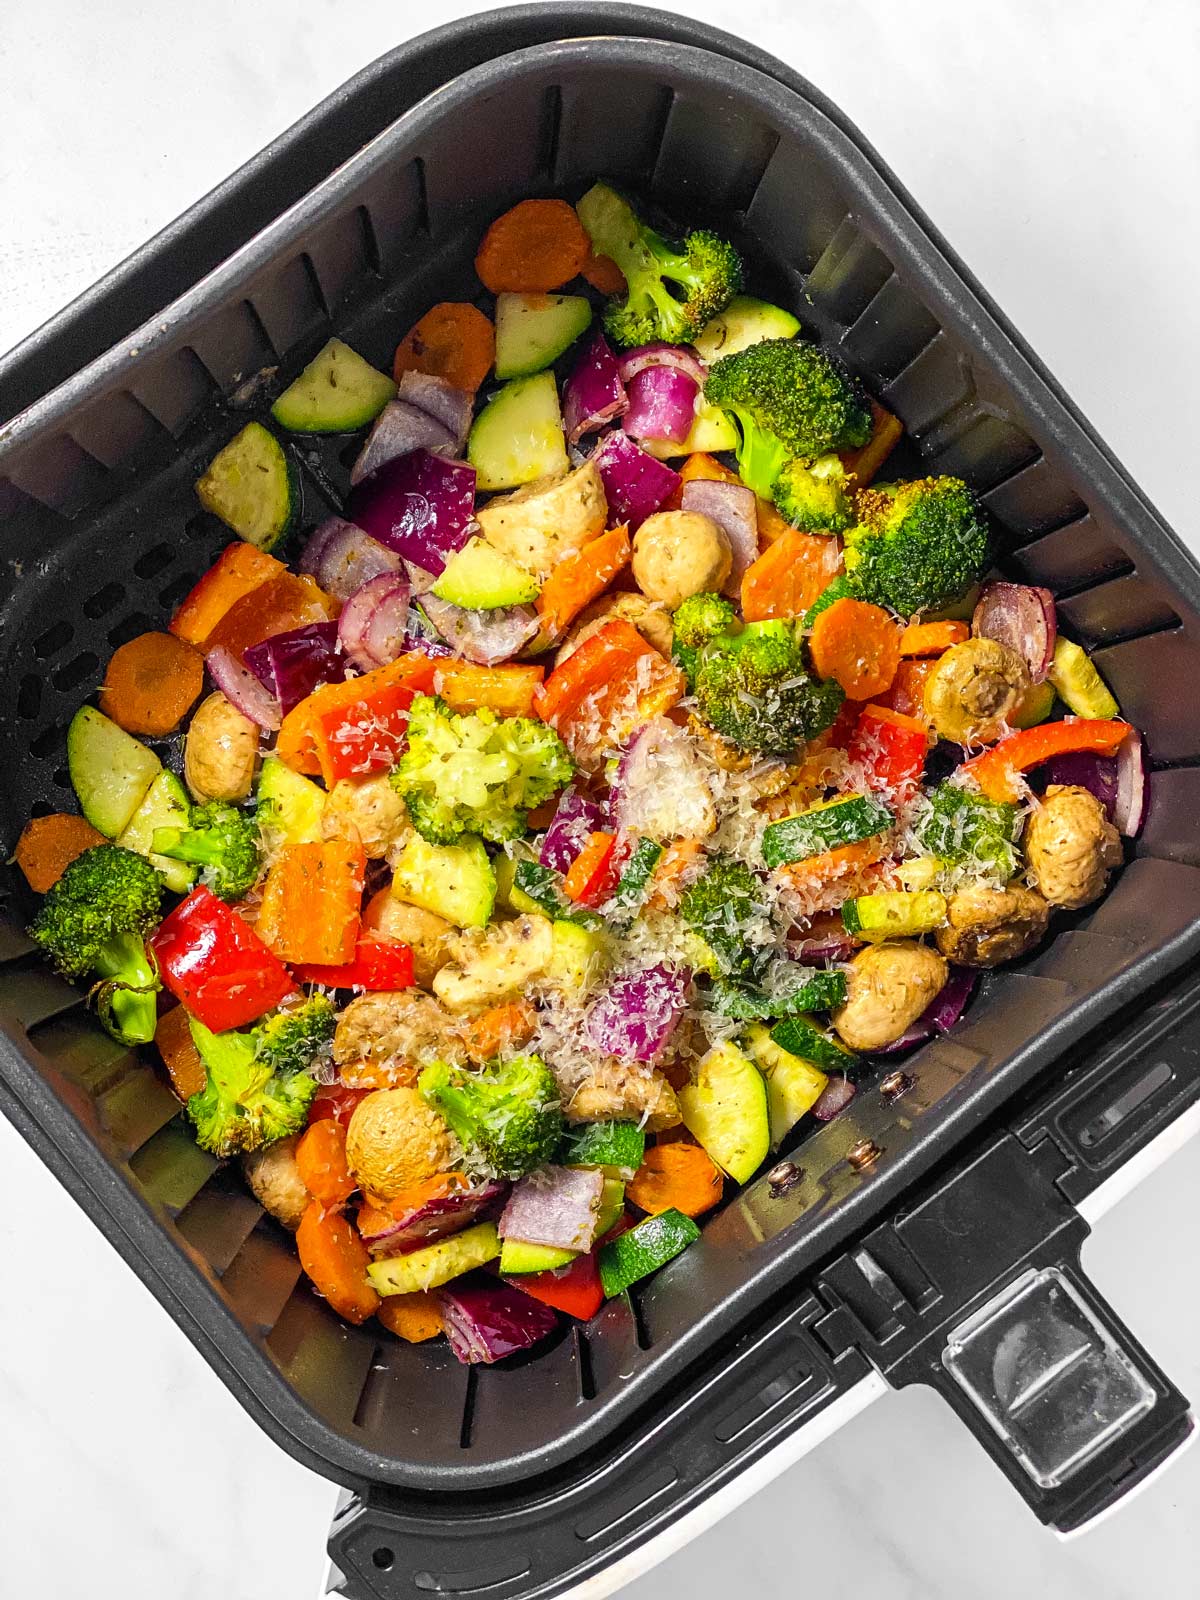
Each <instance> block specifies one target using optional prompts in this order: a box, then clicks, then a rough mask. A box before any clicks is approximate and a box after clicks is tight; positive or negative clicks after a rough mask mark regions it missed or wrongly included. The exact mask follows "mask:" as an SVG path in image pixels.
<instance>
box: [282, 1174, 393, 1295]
mask: <svg viewBox="0 0 1200 1600" xmlns="http://www.w3.org/2000/svg"><path fill="white" fill-rule="evenodd" d="M296 1249H297V1252H298V1253H299V1256H300V1265H301V1266H302V1267H303V1268H304V1270H305V1272H306V1273H307V1274H308V1276H309V1277H310V1278H311V1279H312V1281H313V1284H314V1286H315V1288H316V1289H317V1292H318V1293H319V1294H323V1295H324V1296H325V1298H326V1300H328V1301H329V1304H330V1305H331V1306H332V1307H333V1309H334V1310H335V1311H336V1312H337V1314H338V1316H339V1317H344V1318H345V1319H346V1321H347V1322H353V1323H359V1322H365V1321H366V1320H367V1318H368V1317H373V1316H374V1315H375V1313H376V1312H377V1311H378V1310H379V1296H378V1295H377V1294H376V1293H375V1291H374V1289H373V1288H372V1287H371V1284H370V1280H369V1279H368V1277H367V1268H368V1267H369V1266H370V1264H371V1258H370V1256H369V1255H368V1254H367V1247H366V1245H365V1244H364V1243H363V1242H362V1240H361V1239H360V1238H359V1236H358V1234H357V1233H356V1232H355V1231H354V1229H353V1228H352V1227H351V1226H350V1224H349V1223H348V1222H347V1221H346V1219H345V1217H344V1216H342V1214H341V1212H339V1211H326V1210H325V1209H324V1207H323V1206H322V1205H321V1203H320V1201H319V1200H314V1201H313V1203H312V1204H311V1205H310V1206H309V1208H308V1210H307V1211H306V1212H305V1213H304V1215H303V1217H301V1219H300V1226H299V1228H297V1230H296Z"/></svg>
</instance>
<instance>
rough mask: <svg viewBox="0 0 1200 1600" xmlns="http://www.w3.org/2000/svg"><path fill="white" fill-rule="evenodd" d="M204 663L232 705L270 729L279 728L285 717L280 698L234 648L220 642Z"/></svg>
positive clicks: (276, 729) (275, 729)
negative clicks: (226, 646) (241, 660)
mask: <svg viewBox="0 0 1200 1600" xmlns="http://www.w3.org/2000/svg"><path fill="white" fill-rule="evenodd" d="M204 665H205V667H206V668H207V669H208V672H209V675H210V676H211V678H212V681H213V682H214V683H215V684H216V686H217V688H218V689H220V691H221V693H222V694H223V695H224V696H225V698H226V700H228V701H229V703H230V705H232V706H234V707H235V708H236V709H237V710H238V711H240V712H241V713H242V715H243V716H244V717H249V719H250V721H251V722H253V723H255V724H256V726H258V727H260V728H265V729H266V730H267V732H268V733H275V732H277V731H278V729H279V725H280V723H281V722H282V720H283V713H282V711H281V709H280V705H279V701H278V700H277V699H276V697H275V696H274V695H273V694H272V693H271V691H270V690H269V689H268V688H267V687H266V685H265V684H264V683H263V682H262V681H261V680H260V679H259V678H258V677H257V676H256V675H255V674H254V673H253V672H251V671H250V670H249V668H247V667H244V666H243V665H242V663H241V662H240V661H239V660H238V658H237V657H236V656H235V655H234V653H233V651H232V650H227V649H226V648H225V646H224V645H223V644H219V645H217V646H216V647H215V648H214V649H212V650H210V651H209V652H208V654H207V656H205V658H204Z"/></svg>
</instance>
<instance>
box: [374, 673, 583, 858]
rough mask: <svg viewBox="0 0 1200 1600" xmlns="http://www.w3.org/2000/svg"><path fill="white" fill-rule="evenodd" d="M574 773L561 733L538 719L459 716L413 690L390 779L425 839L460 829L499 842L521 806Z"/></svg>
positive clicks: (444, 839) (509, 834) (513, 830)
mask: <svg viewBox="0 0 1200 1600" xmlns="http://www.w3.org/2000/svg"><path fill="white" fill-rule="evenodd" d="M574 772H575V769H574V767H573V766H572V764H571V758H570V756H568V754H567V751H566V747H565V746H564V744H563V742H562V740H561V739H560V738H559V737H558V735H557V734H556V733H555V732H554V730H553V728H549V727H547V726H546V724H545V723H544V722H538V721H536V720H535V719H534V718H532V717H498V716H497V715H496V713H495V712H494V711H488V710H486V709H485V710H481V711H473V712H471V713H469V714H467V715H459V714H457V713H455V712H453V711H451V710H450V707H449V706H448V705H446V703H445V701H443V700H440V699H438V698H437V697H436V696H435V695H425V694H419V695H417V696H416V698H415V699H414V700H413V703H412V706H411V707H410V709H409V714H408V748H407V750H406V751H405V752H404V754H403V755H402V756H401V758H400V761H399V763H398V765H397V767H396V770H395V771H394V772H393V774H392V783H393V784H394V785H395V787H396V789H397V791H398V792H399V793H400V794H401V795H402V796H403V797H404V803H405V805H406V806H407V807H408V814H409V816H410V818H411V819H412V824H413V827H414V828H416V830H417V832H418V833H419V834H420V835H421V837H422V838H424V839H428V841H429V843H430V844H453V843H454V842H455V841H456V840H457V839H459V838H460V837H461V836H462V835H463V834H464V833H476V834H479V835H480V836H481V837H482V838H484V839H489V840H491V841H492V843H493V844H502V843H503V842H504V841H505V840H506V839H518V838H520V837H521V835H522V834H523V833H524V832H525V828H526V818H527V813H528V812H529V811H530V810H532V808H533V807H534V806H539V805H541V803H542V801H543V800H548V799H549V798H550V796H551V795H552V794H553V793H554V792H555V790H556V789H561V788H562V787H563V785H564V784H567V783H570V781H571V779H572V777H573V776H574Z"/></svg>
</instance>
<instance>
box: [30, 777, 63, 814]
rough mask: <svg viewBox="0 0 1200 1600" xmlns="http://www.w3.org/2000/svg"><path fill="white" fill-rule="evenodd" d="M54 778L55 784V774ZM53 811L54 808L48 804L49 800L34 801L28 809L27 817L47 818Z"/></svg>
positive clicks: (56, 778)
mask: <svg viewBox="0 0 1200 1600" xmlns="http://www.w3.org/2000/svg"><path fill="white" fill-rule="evenodd" d="M54 777H55V781H56V782H57V780H58V773H57V772H56V773H55V774H54ZM53 811H54V807H53V806H52V805H51V804H50V802H49V800H35V801H34V802H33V804H32V805H31V806H30V808H29V815H30V816H31V817H48V816H50V815H51V814H52V813H53Z"/></svg>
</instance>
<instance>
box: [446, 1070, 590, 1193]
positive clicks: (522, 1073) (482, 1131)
mask: <svg viewBox="0 0 1200 1600" xmlns="http://www.w3.org/2000/svg"><path fill="white" fill-rule="evenodd" d="M417 1088H418V1089H419V1090H420V1092H421V1094H422V1096H423V1097H424V1098H425V1100H426V1101H428V1103H429V1104H430V1105H431V1106H432V1107H433V1109H434V1110H435V1111H436V1112H437V1113H438V1115H439V1116H441V1117H443V1118H444V1119H445V1122H446V1124H447V1126H448V1127H449V1128H450V1130H451V1132H452V1133H453V1134H454V1136H455V1137H456V1138H457V1139H458V1141H459V1143H460V1144H461V1145H462V1146H463V1148H464V1149H465V1150H466V1151H467V1154H468V1157H469V1158H471V1159H473V1160H474V1161H476V1162H477V1163H478V1164H480V1165H481V1166H482V1167H483V1168H484V1169H486V1171H488V1172H489V1173H491V1174H492V1175H493V1176H495V1177H498V1178H519V1177H521V1176H522V1175H523V1174H524V1173H526V1172H532V1171H533V1170H534V1168H535V1167H540V1166H543V1165H544V1164H545V1163H546V1162H547V1161H549V1160H551V1159H552V1157H553V1155H554V1151H555V1149H556V1148H557V1146H558V1141H559V1138H560V1137H561V1135H562V1110H561V1108H560V1105H559V1089H558V1083H557V1081H556V1080H555V1077H554V1074H553V1073H552V1072H551V1071H550V1068H549V1067H548V1066H547V1065H546V1063H545V1062H544V1061H543V1060H542V1058H541V1057H540V1056H534V1055H524V1056H514V1057H513V1058H512V1060H510V1061H504V1062H496V1063H493V1064H492V1065H491V1066H488V1067H485V1068H484V1069H483V1070H482V1071H481V1072H468V1071H466V1070H465V1069H463V1068H461V1067H452V1066H448V1065H447V1064H446V1063H445V1062H444V1061H435V1062H433V1063H432V1064H431V1065H430V1066H428V1067H426V1068H425V1070H424V1071H423V1072H422V1073H421V1076H420V1078H419V1079H418V1080H417Z"/></svg>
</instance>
